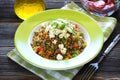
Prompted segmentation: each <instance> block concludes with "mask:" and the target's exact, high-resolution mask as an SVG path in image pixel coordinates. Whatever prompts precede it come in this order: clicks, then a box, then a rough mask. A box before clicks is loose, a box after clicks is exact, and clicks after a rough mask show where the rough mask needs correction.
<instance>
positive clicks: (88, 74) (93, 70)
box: [85, 66, 96, 80]
mask: <svg viewBox="0 0 120 80" xmlns="http://www.w3.org/2000/svg"><path fill="white" fill-rule="evenodd" d="M95 71H96V68H95V67H94V66H92V69H91V70H90V72H88V73H87V75H86V76H85V78H86V79H87V80H89V79H90V78H91V76H92V75H93V74H94V72H95Z"/></svg>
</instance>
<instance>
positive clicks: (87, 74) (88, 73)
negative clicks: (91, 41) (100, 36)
mask: <svg viewBox="0 0 120 80" xmlns="http://www.w3.org/2000/svg"><path fill="white" fill-rule="evenodd" d="M119 40H120V34H118V35H117V36H116V37H115V38H114V39H113V41H112V42H111V43H110V45H109V46H108V47H107V49H106V50H105V51H104V52H103V54H102V55H101V57H100V58H99V60H98V61H97V62H96V63H91V64H89V66H88V67H87V68H86V69H85V71H84V72H83V73H82V75H81V76H80V79H79V80H89V79H90V78H91V77H92V75H93V74H94V73H95V72H96V71H97V70H98V68H99V63H100V62H101V61H102V60H103V58H104V57H106V55H107V54H108V53H109V52H110V51H111V49H112V48H113V47H114V46H115V45H116V44H117V42H118V41H119Z"/></svg>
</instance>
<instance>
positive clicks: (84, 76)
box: [80, 65, 96, 80]
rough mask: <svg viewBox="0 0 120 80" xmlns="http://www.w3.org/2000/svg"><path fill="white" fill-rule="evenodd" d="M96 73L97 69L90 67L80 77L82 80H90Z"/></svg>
mask: <svg viewBox="0 0 120 80" xmlns="http://www.w3.org/2000/svg"><path fill="white" fill-rule="evenodd" d="M95 71H96V67H94V66H93V65H89V66H88V67H87V68H86V70H85V71H84V72H83V74H82V75H81V77H80V80H89V79H90V77H91V76H92V74H93V73H94V72H95Z"/></svg>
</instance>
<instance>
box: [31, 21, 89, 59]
mask: <svg viewBox="0 0 120 80" xmlns="http://www.w3.org/2000/svg"><path fill="white" fill-rule="evenodd" d="M86 45H87V44H86V42H85V39H84V33H83V32H82V31H81V29H80V25H79V24H78V23H75V22H73V21H71V20H67V19H56V20H50V21H46V22H43V24H42V25H41V27H40V28H39V29H37V30H36V31H35V32H34V33H33V37H32V41H31V46H32V48H33V50H34V51H35V52H36V53H37V54H38V55H40V56H41V57H43V58H47V59H50V60H67V59H71V58H74V57H76V56H78V55H79V54H80V53H81V52H82V51H83V50H84V48H85V47H86Z"/></svg>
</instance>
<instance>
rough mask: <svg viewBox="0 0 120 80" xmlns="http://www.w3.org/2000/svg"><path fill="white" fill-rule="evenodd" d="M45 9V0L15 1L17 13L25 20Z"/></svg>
mask: <svg viewBox="0 0 120 80" xmlns="http://www.w3.org/2000/svg"><path fill="white" fill-rule="evenodd" d="M43 10H45V3H44V1H43V0H16V1H15V3H14V11H15V13H16V15H17V16H18V17H19V18H21V19H23V20H26V19H27V18H29V17H30V16H32V15H34V14H36V13H38V12H41V11H43Z"/></svg>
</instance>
